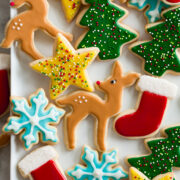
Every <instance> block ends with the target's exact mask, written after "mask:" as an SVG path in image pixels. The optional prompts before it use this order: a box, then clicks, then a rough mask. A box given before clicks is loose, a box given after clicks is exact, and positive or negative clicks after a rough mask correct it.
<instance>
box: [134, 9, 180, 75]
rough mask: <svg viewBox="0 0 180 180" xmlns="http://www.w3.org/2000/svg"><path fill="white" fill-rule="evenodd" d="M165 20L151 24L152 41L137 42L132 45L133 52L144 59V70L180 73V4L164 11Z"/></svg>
mask: <svg viewBox="0 0 180 180" xmlns="http://www.w3.org/2000/svg"><path fill="white" fill-rule="evenodd" d="M162 17H163V18H165V20H163V22H158V23H154V24H149V25H147V26H146V30H147V32H148V33H149V34H150V35H151V36H152V37H153V39H152V40H151V41H144V42H137V43H135V44H133V45H132V46H131V50H132V52H133V53H135V54H137V55H138V56H140V57H141V58H142V59H144V70H145V71H146V72H148V73H150V74H152V75H154V76H162V75H163V74H164V73H165V72H166V71H169V70H170V71H174V72H176V73H180V58H179V57H178V52H177V49H178V48H180V6H178V7H173V8H171V9H168V10H166V11H164V12H163V14H162Z"/></svg>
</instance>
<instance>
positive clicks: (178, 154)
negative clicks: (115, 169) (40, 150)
mask: <svg viewBox="0 0 180 180" xmlns="http://www.w3.org/2000/svg"><path fill="white" fill-rule="evenodd" d="M163 134H166V135H167V136H168V138H164V139H160V138H159V139H158V138H157V139H154V140H147V141H146V144H147V146H148V147H149V149H150V150H151V152H152V153H151V154H150V155H146V156H141V157H134V158H129V159H128V163H129V164H130V165H131V166H133V167H135V168H137V169H138V170H139V171H141V172H142V173H143V174H144V175H146V176H147V177H148V178H149V179H153V178H154V177H156V176H158V175H159V174H165V173H168V172H172V168H173V167H176V168H180V126H174V127H169V128H167V129H165V130H164V131H163Z"/></svg>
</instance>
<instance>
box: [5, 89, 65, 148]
mask: <svg viewBox="0 0 180 180" xmlns="http://www.w3.org/2000/svg"><path fill="white" fill-rule="evenodd" d="M11 102H12V104H13V112H14V114H15V115H17V116H10V117H9V119H8V122H7V123H6V124H5V126H4V127H3V130H4V132H12V133H14V134H16V135H17V134H20V135H21V136H20V140H21V141H22V142H23V145H24V147H25V149H26V150H29V149H30V148H31V147H32V146H33V145H35V144H37V143H38V142H39V134H40V135H41V136H40V139H41V142H43V143H48V144H56V143H57V142H58V138H57V132H56V128H55V127H53V126H54V125H57V124H58V123H59V121H60V118H61V116H63V114H64V110H62V109H59V108H57V107H56V106H54V105H53V104H49V105H48V99H47V98H46V96H45V92H44V90H43V89H39V90H38V91H37V92H36V93H33V94H32V95H31V96H30V98H29V101H27V100H26V99H25V98H22V97H11Z"/></svg>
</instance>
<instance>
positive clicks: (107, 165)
mask: <svg viewBox="0 0 180 180" xmlns="http://www.w3.org/2000/svg"><path fill="white" fill-rule="evenodd" d="M116 156H117V151H115V150H112V151H111V152H107V153H103V155H102V159H101V160H99V157H98V153H97V152H96V151H93V150H92V149H90V148H88V147H84V153H83V156H82V160H83V161H84V162H85V164H86V166H82V165H76V166H75V167H74V169H72V170H69V171H67V174H68V175H69V176H71V177H73V178H74V179H75V180H83V179H88V180H108V179H114V180H120V179H124V178H128V175H127V173H126V172H124V171H123V169H122V168H121V167H119V166H115V165H116V164H117V163H118V161H117V159H116Z"/></svg>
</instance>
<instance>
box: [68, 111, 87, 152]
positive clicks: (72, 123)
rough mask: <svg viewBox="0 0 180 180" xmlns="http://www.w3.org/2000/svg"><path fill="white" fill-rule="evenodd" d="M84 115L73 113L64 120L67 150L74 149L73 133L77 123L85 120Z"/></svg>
mask: <svg viewBox="0 0 180 180" xmlns="http://www.w3.org/2000/svg"><path fill="white" fill-rule="evenodd" d="M85 116H86V115H85V114H82V112H77V111H76V112H75V111H74V112H73V113H72V114H70V115H68V116H67V118H66V122H65V123H66V137H67V140H68V144H67V146H68V149H74V148H75V134H76V133H75V132H76V127H77V125H78V123H79V122H80V121H81V120H83V119H84V118H85Z"/></svg>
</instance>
